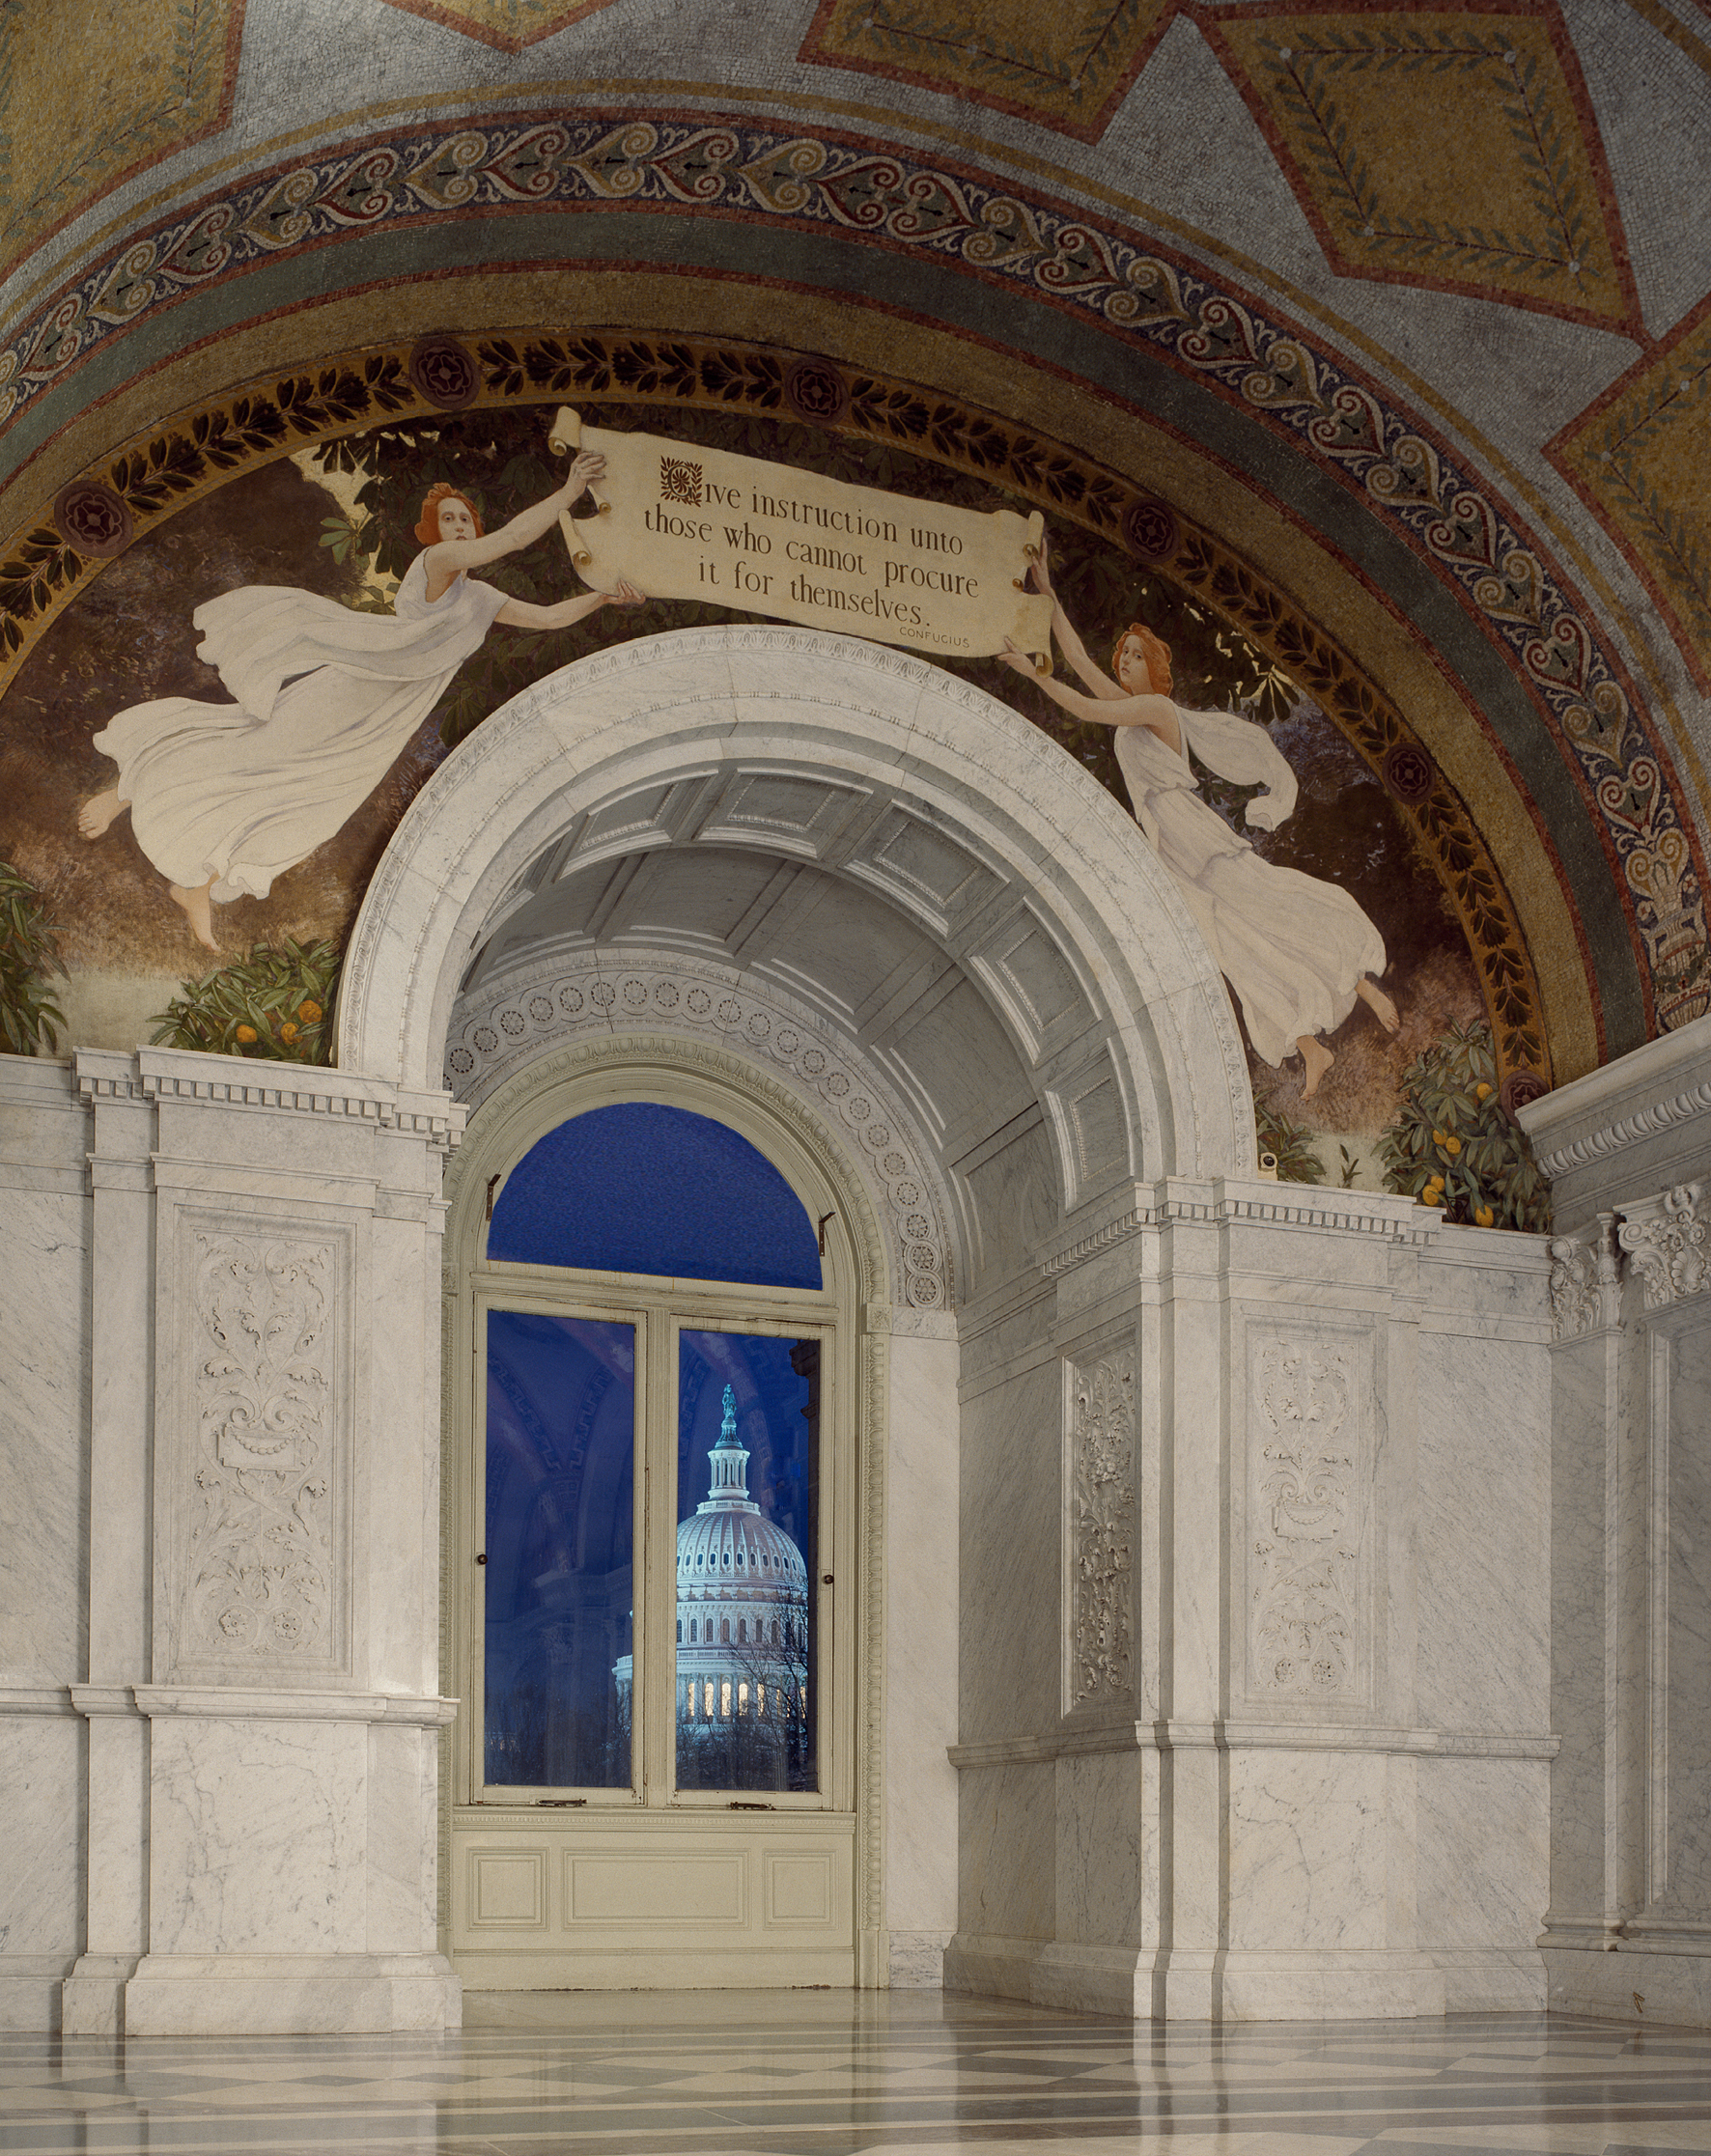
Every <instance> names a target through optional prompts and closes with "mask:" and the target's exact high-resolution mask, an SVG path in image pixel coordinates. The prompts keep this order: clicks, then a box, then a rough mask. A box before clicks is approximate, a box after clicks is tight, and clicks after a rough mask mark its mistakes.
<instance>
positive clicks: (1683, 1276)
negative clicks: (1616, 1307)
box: [1616, 1183, 1711, 1310]
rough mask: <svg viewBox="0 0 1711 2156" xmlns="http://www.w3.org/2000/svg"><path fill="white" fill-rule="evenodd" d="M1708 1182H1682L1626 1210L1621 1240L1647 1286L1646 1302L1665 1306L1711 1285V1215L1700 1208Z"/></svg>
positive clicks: (1652, 1307)
mask: <svg viewBox="0 0 1711 2156" xmlns="http://www.w3.org/2000/svg"><path fill="white" fill-rule="evenodd" d="M1704 1195H1705V1187H1704V1185H1703V1184H1702V1183H1681V1184H1677V1185H1676V1187H1675V1188H1674V1189H1673V1190H1664V1191H1661V1192H1660V1193H1659V1194H1658V1196H1657V1197H1655V1198H1652V1199H1650V1200H1649V1201H1648V1202H1647V1203H1646V1204H1644V1205H1639V1206H1630V1207H1627V1208H1625V1209H1624V1211H1623V1213H1622V1216H1621V1221H1622V1224H1621V1226H1620V1227H1619V1228H1618V1229H1617V1231H1616V1241H1617V1242H1618V1243H1619V1244H1620V1245H1621V1246H1622V1248H1623V1249H1624V1250H1625V1251H1626V1252H1627V1253H1628V1263H1629V1264H1630V1265H1631V1266H1632V1267H1633V1269H1634V1271H1635V1272H1636V1273H1638V1274H1639V1275H1640V1277H1641V1281H1642V1282H1643V1284H1644V1288H1645V1306H1646V1308H1647V1309H1648V1310H1657V1309H1661V1308H1662V1307H1663V1306H1664V1305H1665V1304H1666V1303H1668V1302H1677V1301H1679V1300H1680V1298H1681V1297H1683V1296H1688V1295H1699V1294H1702V1293H1703V1292H1704V1290H1705V1289H1706V1288H1707V1287H1711V1220H1708V1219H1707V1218H1706V1217H1705V1215H1704V1214H1702V1213H1701V1211H1700V1206H1701V1204H1702V1202H1703V1199H1704Z"/></svg>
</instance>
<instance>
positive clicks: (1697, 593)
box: [1549, 300, 1711, 687]
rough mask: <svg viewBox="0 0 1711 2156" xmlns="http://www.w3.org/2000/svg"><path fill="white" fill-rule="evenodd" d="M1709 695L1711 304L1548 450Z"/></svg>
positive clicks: (1652, 352)
mask: <svg viewBox="0 0 1711 2156" xmlns="http://www.w3.org/2000/svg"><path fill="white" fill-rule="evenodd" d="M1549 453H1550V455H1551V457H1552V459H1553V461H1554V462H1556V463H1557V465H1558V466H1559V467H1560V468H1561V470H1562V471H1563V472H1565V473H1566V474H1567V476H1568V478H1569V479H1570V480H1571V481H1572V483H1573V484H1574V486H1575V487H1576V488H1577V489H1578V490H1579V491H1580V493H1581V495H1582V497H1583V498H1584V499H1585V503H1586V505H1587V507H1588V508H1589V509H1590V510H1591V511H1592V512H1593V514H1594V515H1595V516H1596V517H1597V518H1599V520H1600V522H1602V523H1603V524H1604V525H1605V526H1606V528H1607V529H1608V530H1610V531H1611V532H1612V533H1613V534H1614V536H1615V538H1616V540H1617V542H1618V544H1619V545H1620V546H1621V547H1622V549H1623V551H1624V552H1625V553H1626V554H1627V556H1628V558H1629V560H1630V561H1631V562H1632V563H1633V564H1634V566H1635V568H1636V569H1637V570H1638V571H1639V573H1640V574H1641V576H1642V577H1643V578H1644V580H1645V586H1646V589H1647V591H1648V592H1649V593H1650V594H1651V597H1652V599H1653V601H1654V602H1655V603H1656V605H1657V607H1658V610H1659V612H1660V613H1661V614H1662V615H1663V617H1664V618H1665V620H1666V621H1668V622H1669V625H1670V628H1671V630H1672V632H1673V634H1674V636H1675V638H1676V641H1677V642H1678V643H1679V645H1680V646H1681V649H1682V651H1683V652H1684V653H1685V654H1686V656H1687V658H1688V662H1689V664H1690V665H1691V666H1692V667H1693V670H1694V675H1695V678H1696V679H1697V681H1698V682H1699V684H1700V685H1701V686H1705V687H1711V507H1708V506H1707V505H1708V503H1711V300H1707V301H1706V303H1705V304H1704V305H1703V306H1701V307H1698V308H1696V310H1695V311H1694V313H1693V314H1692V315H1690V316H1689V317H1688V319H1687V321H1685V322H1682V323H1680V324H1679V325H1678V326H1677V328H1676V329H1675V330H1674V331H1673V332H1672V333H1671V334H1670V335H1669V337H1666V338H1664V339H1663V340H1662V342H1661V343H1660V344H1659V345H1658V346H1656V347H1655V348H1654V349H1653V350H1651V351H1650V352H1648V353H1647V355H1646V356H1645V357H1644V358H1643V359H1641V360H1639V361H1637V362H1636V364H1635V365H1634V366H1633V367H1632V368H1631V369H1630V370H1629V372H1628V373H1627V374H1625V375H1624V376H1623V377H1622V378H1621V379H1620V380H1619V381H1617V382H1614V383H1613V384H1612V386H1611V387H1610V389H1608V390H1607V391H1606V392H1605V394H1604V395H1603V396H1602V397H1601V398H1599V400H1598V402H1597V403H1596V404H1595V405H1593V406H1592V407H1591V408H1590V410H1588V411H1586V412H1585V413H1583V414H1582V416H1581V417H1580V418H1579V419H1577V420H1575V421H1573V422H1572V423H1571V424H1570V425H1569V426H1568V427H1566V428H1564V429H1563V431H1562V433H1561V434H1558V435H1557V438H1556V439H1555V440H1554V441H1553V442H1552V443H1551V444H1550V451H1549Z"/></svg>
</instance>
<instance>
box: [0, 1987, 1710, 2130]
mask: <svg viewBox="0 0 1711 2156" xmlns="http://www.w3.org/2000/svg"><path fill="white" fill-rule="evenodd" d="M1153 2140H1167V2141H1168V2143H1169V2147H1170V2149H1171V2152H1172V2156H1200V2152H1202V2151H1204V2152H1207V2156H1210V2152H1212V2151H1218V2152H1220V2156H1283V2152H1286V2156H1356V2152H1357V2151H1368V2150H1369V2151H1372V2152H1373V2156H1381V2152H1382V2156H1452V2152H1453V2156H1467V2152H1468V2151H1470V2150H1478V2149H1494V2150H1503V2151H1533V2150H1539V2151H1545V2150H1549V2151H1551V2152H1553V2156H1556V2152H1559V2151H1560V2152H1563V2156H1568V2152H1571V2151H1572V2152H1573V2156H1649V2152H1651V2151H1660V2152H1661V2151H1663V2150H1670V2151H1675V2150H1680V2149H1698V2150H1707V2151H1711V2038H1708V2037H1705V2036H1702V2035H1700V2034H1697V2033H1696V2032H1694V2031H1692V2030H1668V2029H1657V2030H1642V2031H1637V2030H1633V2029H1629V2028H1622V2027H1616V2026H1613V2025H1612V2024H1609V2023H1599V2022H1589V2021H1579V2020H1572V2019H1564V2018H1561V2017H1559V2016H1555V2015H1554V2016H1550V2017H1546V2016H1544V2015H1535V2014H1501V2015H1479V2016H1464V2017H1458V2018H1455V2019H1451V2020H1449V2021H1435V2022H1434V2021H1421V2022H1394V2021H1390V2022H1379V2021H1374V2022H1291V2023H1282V2024H1277V2023H1271V2024H1261V2023H1247V2024H1243V2025H1241V2026H1238V2027H1234V2028H1229V2029H1214V2028H1210V2027H1207V2026H1205V2025H1204V2024H1197V2025H1196V2024H1176V2025H1173V2026H1171V2027H1169V2028H1158V2029H1155V2028H1150V2027H1141V2028H1134V2027H1131V2026H1130V2025H1129V2024H1128V2023H1126V2022H1116V2021H1109V2020H1105V2019H1100V2018H1095V2017H1091V2016H1086V2015H1079V2014H1060V2013H1052V2012H1049V2011H1046V2010H1044V2009H1041V2008H1035V2007H1028V2006H1023V2005H1015V2004H1009V2003H1006V2002H1002V2001H996V2000H972V1999H959V1998H940V1996H939V1994H937V1993H925V1992H893V1993H890V1994H888V1995H887V1994H880V1995H872V1994H869V1995H867V1996H860V1995H853V1994H850V1993H834V1992H747V1993H743V1992H718V1993H707V1992H667V1993H659V1992H655V1993H646V1992H626V1993H620V1994H596V1993H589V1992H557V1993H532V1994H515V1993H513V1994H499V1993H492V1992H489V1993H472V1994H470V1995H469V1996H468V1998H467V1999H466V2001H465V2024H464V2027H463V2030H462V2032H461V2033H458V2034H455V2035H451V2036H443V2037H441V2036H345V2037H325V2036H320V2037H288V2036H275V2037H266V2038H244V2039H238V2038H214V2037H205V2038H202V2039H199V2040H196V2041H191V2040H188V2039H183V2038H178V2037H167V2036H155V2037H143V2038H137V2039H135V2040H133V2041H131V2042H129V2043H113V2042H109V2041H106V2040H103V2039H100V2038H97V2037H79V2038H68V2039H64V2040H62V2039H60V2038H57V2037H48V2036H26V2035H16V2034H13V2035H4V2036H0V2148H4V2149H8V2150H14V2149H15V2150H44V2151H45V2150H53V2151H56V2152H57V2151H61V2150H77V2151H83V2150H90V2151H101V2152H103V2156H104V2152H112V2156H129V2152H131V2151H143V2150H147V2151H148V2152H149V2156H164V2152H168V2151H172V2152H176V2151H193V2152H195V2156H223V2152H224V2151H227V2150H243V2151H266V2152H272V2151H279V2152H282V2156H283V2152H286V2151H290V2152H291V2156H304V2152H305V2151H314V2150H323V2149H325V2150H332V2151H338V2152H339V2156H367V2152H369V2151H375V2152H377V2156H379V2152H381V2151H384V2152H386V2156H406V2152H413V2151H417V2150H420V2151H424V2152H426V2151H431V2150H432V2151H444V2152H447V2156H607V2152H608V2151H609V2152H611V2156H652V2152H654V2151H656V2150H659V2151H670V2156H798V2152H800V2156H857V2152H861V2151H867V2150H873V2151H875V2152H876V2156H879V2152H883V2156H913V2152H916V2151H920V2152H927V2151H940V2150H942V2151H947V2152H948V2151H958V2152H962V2156H970V2152H974V2151H982V2150H988V2149H991V2150H1004V2149H1012V2148H1017V2149H1020V2148H1026V2149H1027V2150H1028V2151H1030V2156H1031V2152H1032V2151H1059V2150H1061V2151H1065V2152H1071V2151H1073V2152H1074V2156H1118V2152H1134V2151H1136V2150H1137V2149H1138V2148H1140V2147H1142V2146H1143V2145H1144V2144H1145V2143H1146V2142H1150V2141H1153Z"/></svg>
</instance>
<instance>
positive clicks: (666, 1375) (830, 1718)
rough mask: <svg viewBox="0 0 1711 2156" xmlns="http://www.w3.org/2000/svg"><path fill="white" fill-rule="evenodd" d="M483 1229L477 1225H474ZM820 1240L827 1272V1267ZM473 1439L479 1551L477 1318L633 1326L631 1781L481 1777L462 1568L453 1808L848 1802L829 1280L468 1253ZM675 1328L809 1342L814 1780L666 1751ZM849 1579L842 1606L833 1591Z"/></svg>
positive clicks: (840, 1375)
mask: <svg viewBox="0 0 1711 2156" xmlns="http://www.w3.org/2000/svg"><path fill="white" fill-rule="evenodd" d="M484 1241H485V1237H484ZM830 1255H831V1253H830V1252H829V1251H828V1253H827V1258H828V1263H827V1273H830V1272H831V1271H832V1266H831V1264H830V1263H829V1260H830ZM467 1288H468V1292H469V1296H470V1302H469V1305H468V1306H469V1308H470V1311H471V1320H472V1323H471V1347H472V1351H473V1352H472V1356H471V1363H470V1379H471V1391H472V1395H473V1397H472V1398H470V1399H469V1402H468V1412H469V1419H468V1422H467V1424H466V1427H467V1428H468V1430H469V1433H470V1439H471V1442H470V1444H469V1446H468V1451H467V1456H466V1457H467V1469H468V1471H467V1475H466V1478H465V1484H464V1490H463V1500H464V1501H463V1510H464V1517H465V1519H466V1520H467V1522H468V1523H469V1531H470V1533H471V1535H472V1537H473V1539H472V1541H471V1544H470V1547H471V1549H472V1550H473V1551H475V1552H485V1551H486V1549H487V1541H486V1533H487V1353H486V1347H487V1329H488V1316H489V1313H490V1312H491V1311H492V1310H495V1309H507V1310H509V1309H517V1310H526V1311H531V1312H538V1313H539V1314H541V1315H543V1316H553V1317H576V1318H591V1319H596V1320H599V1321H602V1322H604V1323H608V1324H612V1323H615V1324H628V1325H633V1326H634V1327H635V1339H636V1383H635V1422H636V1431H635V1441H634V1442H635V1446H636V1471H635V1475H634V1496H633V1502H634V1507H635V1510H634V1515H633V1526H632V1546H631V1547H632V1556H631V1568H632V1570H631V1578H632V1591H633V1604H632V1609H633V1615H632V1620H631V1654H632V1656H633V1668H634V1671H635V1678H634V1682H633V1684H632V1687H631V1701H632V1707H631V1782H630V1785H629V1787H627V1788H626V1787H617V1788H597V1787H592V1786H579V1785H562V1786H561V1785H556V1784H550V1785H548V1784H526V1785H524V1784H517V1783H498V1782H489V1781H488V1780H487V1779H486V1730H485V1717H486V1616H487V1580H486V1574H485V1572H482V1571H478V1572H477V1574H476V1582H477V1583H476V1585H475V1586H474V1589H473V1591H472V1592H471V1593H470V1594H469V1596H468V1611H467V1626H466V1634H467V1637H466V1641H465V1648H466V1655H467V1660H466V1665H465V1666H466V1670H467V1675H466V1679H465V1684H464V1694H465V1699H466V1703H467V1706H468V1709H469V1717H468V1722H469V1741H468V1744H467V1747H466V1752H465V1759H464V1762H463V1766H464V1773H463V1776H462V1777H461V1779H462V1780H463V1789H462V1790H461V1792H460V1798H459V1801H460V1803H461V1804H463V1805H467V1806H479V1807H484V1808H488V1809H496V1808H504V1809H507V1810H518V1809H529V1808H537V1809H539V1808H549V1809H560V1808H563V1809H565V1810H567V1811H570V1810H575V1811H576V1812H583V1811H600V1812H612V1811H618V1812H632V1813H653V1814H658V1813H659V1812H676V1813H679V1814H687V1813H701V1814H707V1813H721V1814H722V1813H728V1812H730V1811H732V1810H733V1809H737V1808H739V1807H740V1808H742V1809H743V1810H747V1809H751V1808H754V1807H755V1806H761V1807H763V1808H767V1809H772V1810H778V1811H802V1812H818V1811H849V1810H851V1809H853V1808H854V1804H855V1771H854V1768H855V1761H854V1750H855V1742H854V1739H855V1702H854V1699H853V1697H852V1696H851V1694H852V1692H853V1683H852V1679H853V1676H854V1667H855V1658H854V1641H853V1638H851V1637H850V1635H851V1634H853V1631H854V1625H853V1623H852V1622H851V1621H850V1617H851V1615H853V1612H854V1608H855V1597H854V1592H853V1590H854V1587H855V1495H856V1491H855V1424H854V1412H853V1411H854V1387H853V1385H852V1383H851V1373H850V1372H849V1371H847V1370H846V1369H845V1367H844V1365H845V1362H846V1359H847V1358H848V1356H849V1354H850V1353H851V1352H852V1346H853V1343H851V1341H850V1338H849V1334H850V1330H851V1329H850V1327H849V1326H848V1324H847V1323H843V1322H840V1321H841V1317H842V1312H841V1309H840V1304H841V1303H842V1302H844V1301H845V1298H844V1297H843V1296H842V1295H840V1293H839V1289H838V1285H837V1282H836V1281H835V1280H827V1284H825V1285H823V1286H822V1287H820V1288H818V1289H812V1288H771V1287H755V1286H752V1285H749V1284H747V1283H733V1282H721V1281H687V1280H682V1279H678V1278H676V1277H674V1276H672V1275H669V1274H609V1273H608V1274H602V1273H593V1272H581V1271H578V1270H575V1269H573V1268H568V1267H557V1266H540V1265H524V1264H519V1263H517V1262H514V1261H510V1260H491V1259H488V1258H486V1257H482V1258H478V1259H477V1260H475V1261H474V1262H473V1263H472V1265H471V1266H470V1267H469V1270H468V1275H467ZM685 1330H691V1331H704V1332H737V1333H753V1334H760V1335H764V1336H769V1337H773V1338H789V1339H801V1338H808V1337H815V1338H818V1339H819V1340H820V1341H821V1375H820V1387H821V1391H820V1421H819V1430H818V1443H819V1446H820V1467H819V1501H818V1507H817V1537H818V1545H817V1546H818V1552H819V1556H818V1560H817V1561H818V1563H819V1566H820V1578H819V1579H818V1580H817V1581H816V1582H814V1586H813V1592H814V1594H815V1595H816V1597H817V1610H816V1617H815V1626H814V1654H813V1665H812V1667H811V1669H810V1674H809V1680H808V1681H809V1683H810V1684H811V1685H813V1686H815V1687H817V1688H818V1709H817V1721H816V1724H815V1736H816V1762H817V1780H818V1782H819V1787H818V1789H817V1790H814V1791H796V1790H764V1791H763V1790H743V1789H733V1790H707V1789H695V1790H680V1789H679V1788H678V1787H677V1781H676V1763H677V1758H676V1748H677V1689H678V1680H677V1652H676V1648H677V1641H676V1630H677V1526H678V1516H677V1502H678V1489H677V1453H678V1375H679V1369H680V1349H679V1339H680V1335H681V1333H682V1332H683V1331H685ZM843 1582H848V1587H849V1589H850V1590H851V1591H849V1592H846V1593H845V1595H844V1605H843V1612H841V1611H840V1606H839V1602H838V1591H839V1587H840V1584H841V1583H843Z"/></svg>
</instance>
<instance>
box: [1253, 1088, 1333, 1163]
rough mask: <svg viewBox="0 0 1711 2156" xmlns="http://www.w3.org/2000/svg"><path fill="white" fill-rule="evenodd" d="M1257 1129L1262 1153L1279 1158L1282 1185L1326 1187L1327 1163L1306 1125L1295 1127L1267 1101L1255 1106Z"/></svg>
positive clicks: (1254, 1117) (1255, 1129)
mask: <svg viewBox="0 0 1711 2156" xmlns="http://www.w3.org/2000/svg"><path fill="white" fill-rule="evenodd" d="M1253 1128H1254V1132H1255V1134H1256V1135H1257V1137H1258V1139H1259V1150H1260V1151H1261V1152H1262V1153H1275V1154H1276V1157H1277V1181H1278V1182H1279V1183H1323V1182H1324V1180H1325V1163H1324V1162H1323V1161H1321V1160H1320V1158H1319V1156H1318V1154H1317V1153H1315V1152H1314V1151H1313V1147H1312V1143H1311V1138H1312V1133H1311V1132H1310V1131H1309V1130H1308V1129H1307V1127H1306V1125H1305V1124H1304V1123H1293V1122H1291V1121H1290V1119H1289V1117H1288V1116H1286V1115H1279V1114H1278V1113H1277V1111H1276V1109H1275V1108H1273V1107H1271V1106H1268V1105H1267V1104H1266V1103H1265V1102H1264V1101H1256V1102H1255V1103H1254V1104H1253Z"/></svg>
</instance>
